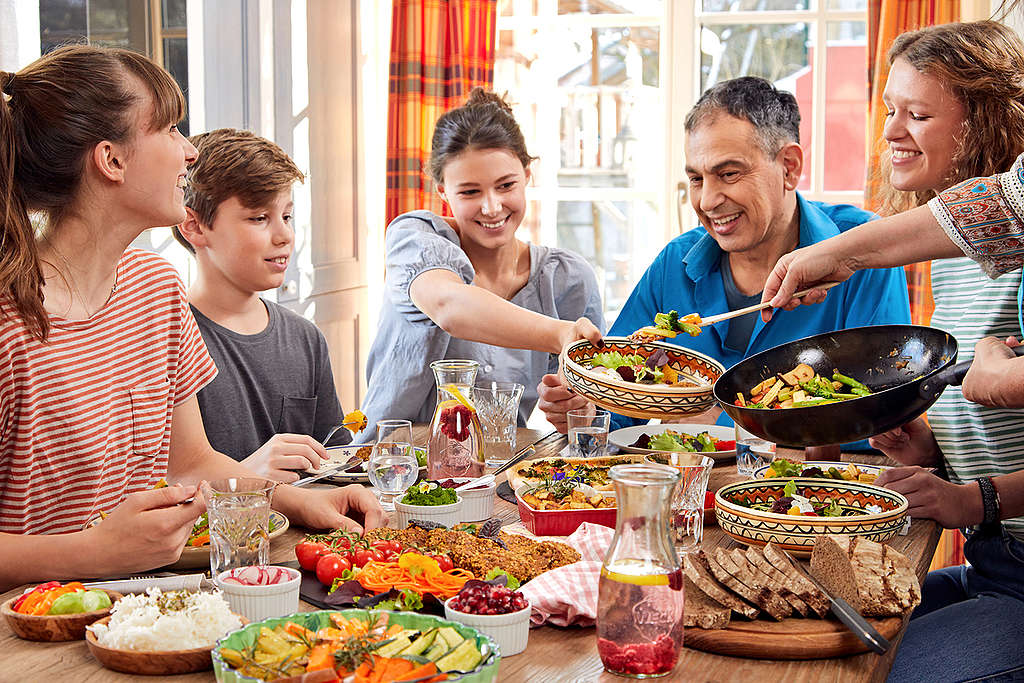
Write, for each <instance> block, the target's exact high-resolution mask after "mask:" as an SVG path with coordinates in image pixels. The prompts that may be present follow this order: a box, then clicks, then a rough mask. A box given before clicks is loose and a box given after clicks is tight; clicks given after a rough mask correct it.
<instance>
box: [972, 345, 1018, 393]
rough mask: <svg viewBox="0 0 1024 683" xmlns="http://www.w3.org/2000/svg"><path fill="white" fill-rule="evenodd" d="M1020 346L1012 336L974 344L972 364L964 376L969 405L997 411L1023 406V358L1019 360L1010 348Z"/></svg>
mask: <svg viewBox="0 0 1024 683" xmlns="http://www.w3.org/2000/svg"><path fill="white" fill-rule="evenodd" d="M1015 346H1020V342H1018V341H1017V339H1016V338H1015V337H1009V338H1007V340H1006V341H1005V342H1001V341H999V340H998V339H996V338H995V337H985V338H984V339H980V340H978V343H977V344H975V345H974V362H972V363H971V367H970V369H969V370H968V371H967V376H966V377H964V383H963V393H964V398H966V399H967V400H968V401H971V402H972V403H980V404H981V405H985V406H995V407H997V408H1022V407H1024V386H1022V385H1021V378H1022V376H1024V359H1021V360H1018V358H1017V356H1016V355H1015V354H1014V352H1013V351H1011V350H1010V349H1012V348H1013V347H1015Z"/></svg>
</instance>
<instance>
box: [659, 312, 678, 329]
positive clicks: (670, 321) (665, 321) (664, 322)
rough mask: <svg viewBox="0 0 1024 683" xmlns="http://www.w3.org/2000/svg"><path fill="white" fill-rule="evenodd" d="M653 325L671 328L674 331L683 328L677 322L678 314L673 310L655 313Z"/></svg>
mask: <svg viewBox="0 0 1024 683" xmlns="http://www.w3.org/2000/svg"><path fill="white" fill-rule="evenodd" d="M654 326H655V327H660V328H661V329H663V330H673V331H675V332H680V331H682V329H683V328H682V326H681V325H680V324H679V314H678V313H676V312H675V311H669V312H668V313H655V314H654Z"/></svg>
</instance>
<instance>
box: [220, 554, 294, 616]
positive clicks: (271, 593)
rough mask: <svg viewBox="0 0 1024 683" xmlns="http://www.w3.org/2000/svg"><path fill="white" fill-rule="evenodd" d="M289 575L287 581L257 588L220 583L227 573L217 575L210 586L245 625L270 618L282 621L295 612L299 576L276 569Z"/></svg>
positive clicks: (289, 568)
mask: <svg viewBox="0 0 1024 683" xmlns="http://www.w3.org/2000/svg"><path fill="white" fill-rule="evenodd" d="M280 569H283V570H284V571H286V572H287V573H288V575H289V577H290V578H289V579H288V580H287V581H282V582H280V583H271V584H266V585H258V586H243V585H241V584H237V583H224V582H222V581H221V579H222V578H223V577H225V576H227V575H228V574H229V573H230V572H231V570H230V569H228V570H226V571H223V572H221V573H220V574H218V575H217V578H216V580H215V581H214V584H215V585H216V586H217V589H218V590H219V591H220V592H221V593H223V594H224V599H225V600H227V601H228V605H230V606H231V611H232V612H234V613H235V614H241V615H242V616H244V617H245V618H246V619H248V620H249V621H263V620H264V619H271V618H273V617H284V616H287V615H289V614H295V613H296V612H298V611H299V584H300V583H301V579H302V574H301V573H300V572H299V570H298V569H292V568H291V567H280Z"/></svg>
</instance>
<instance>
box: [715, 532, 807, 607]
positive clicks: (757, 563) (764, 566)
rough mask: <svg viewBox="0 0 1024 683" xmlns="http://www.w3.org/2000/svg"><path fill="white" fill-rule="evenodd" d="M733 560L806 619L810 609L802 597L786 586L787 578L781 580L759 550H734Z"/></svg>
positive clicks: (751, 548)
mask: <svg viewBox="0 0 1024 683" xmlns="http://www.w3.org/2000/svg"><path fill="white" fill-rule="evenodd" d="M732 555H733V559H734V560H736V564H737V565H738V566H741V567H742V566H743V565H744V564H746V566H747V567H748V568H749V569H750V571H751V572H752V573H753V574H754V575H755V576H757V578H758V579H759V580H762V581H764V582H766V585H767V586H768V587H769V588H771V589H772V590H774V591H775V592H776V593H778V594H779V595H780V596H781V597H782V599H783V600H785V601H786V602H788V603H789V604H790V605H792V606H793V609H794V610H796V612H797V613H799V614H800V616H802V617H806V616H807V613H808V612H810V608H809V607H808V606H807V603H806V602H804V601H803V600H802V599H801V598H800V596H799V595H798V594H797V593H796V592H794V591H792V590H790V589H789V587H788V586H787V585H786V583H787V581H786V580H785V577H782V578H781V580H780V578H779V577H778V576H776V575H777V574H778V572H777V571H775V567H773V566H771V565H770V564H768V562H767V561H766V560H765V559H764V555H762V554H761V553H760V552H759V551H758V549H757V548H755V547H754V546H747V548H746V550H740V549H739V548H733V550H732Z"/></svg>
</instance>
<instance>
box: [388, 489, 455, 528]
mask: <svg viewBox="0 0 1024 683" xmlns="http://www.w3.org/2000/svg"><path fill="white" fill-rule="evenodd" d="M455 496H456V497H457V498H458V500H456V501H455V502H454V503H450V504H448V505H409V504H407V503H403V502H402V500H401V498H396V499H395V526H396V527H397V528H399V529H404V528H405V527H407V526H409V520H411V519H419V520H422V521H424V522H437V523H438V524H444V525H445V526H446V527H449V528H451V527H453V526H455V525H456V524H458V523H459V522H461V521H462V495H461V494H458V493H457V494H455Z"/></svg>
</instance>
